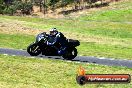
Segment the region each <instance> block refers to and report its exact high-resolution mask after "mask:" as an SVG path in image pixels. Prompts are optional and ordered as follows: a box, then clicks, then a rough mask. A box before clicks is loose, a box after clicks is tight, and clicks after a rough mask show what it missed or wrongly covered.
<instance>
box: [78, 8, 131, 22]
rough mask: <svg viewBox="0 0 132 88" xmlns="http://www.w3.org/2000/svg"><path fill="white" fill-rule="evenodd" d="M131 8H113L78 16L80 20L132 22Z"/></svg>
mask: <svg viewBox="0 0 132 88" xmlns="http://www.w3.org/2000/svg"><path fill="white" fill-rule="evenodd" d="M131 15H132V9H125V10H124V9H123V10H122V9H115V10H106V11H101V12H99V13H97V12H96V13H94V14H91V15H88V16H84V17H80V19H81V20H89V21H90V20H92V21H95V20H96V21H113V22H114V21H115V22H132V16H131Z"/></svg>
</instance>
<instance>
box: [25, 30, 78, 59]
mask: <svg viewBox="0 0 132 88" xmlns="http://www.w3.org/2000/svg"><path fill="white" fill-rule="evenodd" d="M52 39H53V38H52V37H51V36H49V35H48V34H46V32H43V33H40V34H38V35H37V36H36V41H35V42H33V43H32V44H30V45H29V46H28V47H27V52H28V53H29V54H30V55H31V56H38V55H39V54H41V53H42V55H45V56H62V57H63V58H64V59H67V60H72V59H74V58H75V57H76V56H77V53H78V52H77V49H76V47H77V46H79V45H80V42H79V41H78V40H73V39H67V48H66V50H65V53H64V54H63V55H59V54H58V52H57V51H58V48H60V47H61V44H59V43H55V44H54V45H53V46H49V45H47V44H46V42H47V41H52Z"/></svg>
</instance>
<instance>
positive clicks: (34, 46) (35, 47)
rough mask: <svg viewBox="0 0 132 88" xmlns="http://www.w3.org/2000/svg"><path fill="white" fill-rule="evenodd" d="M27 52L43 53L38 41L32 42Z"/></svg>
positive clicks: (32, 53) (33, 54) (32, 54)
mask: <svg viewBox="0 0 132 88" xmlns="http://www.w3.org/2000/svg"><path fill="white" fill-rule="evenodd" d="M27 52H28V53H29V54H30V55H31V56H37V55H39V54H40V53H41V50H40V48H39V46H38V45H37V44H36V43H32V44H30V45H29V46H28V47H27Z"/></svg>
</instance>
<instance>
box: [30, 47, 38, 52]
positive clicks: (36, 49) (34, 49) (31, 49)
mask: <svg viewBox="0 0 132 88" xmlns="http://www.w3.org/2000/svg"><path fill="white" fill-rule="evenodd" d="M30 51H31V52H32V53H38V52H39V51H40V49H39V47H38V46H37V45H35V46H32V47H31V48H30Z"/></svg>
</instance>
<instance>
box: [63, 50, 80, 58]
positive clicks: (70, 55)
mask: <svg viewBox="0 0 132 88" xmlns="http://www.w3.org/2000/svg"><path fill="white" fill-rule="evenodd" d="M77 53H78V52H77V49H76V48H73V49H69V50H67V52H66V53H65V54H64V55H63V56H62V57H63V58H64V59H66V60H72V59H74V58H75V57H76V56H77Z"/></svg>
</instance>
